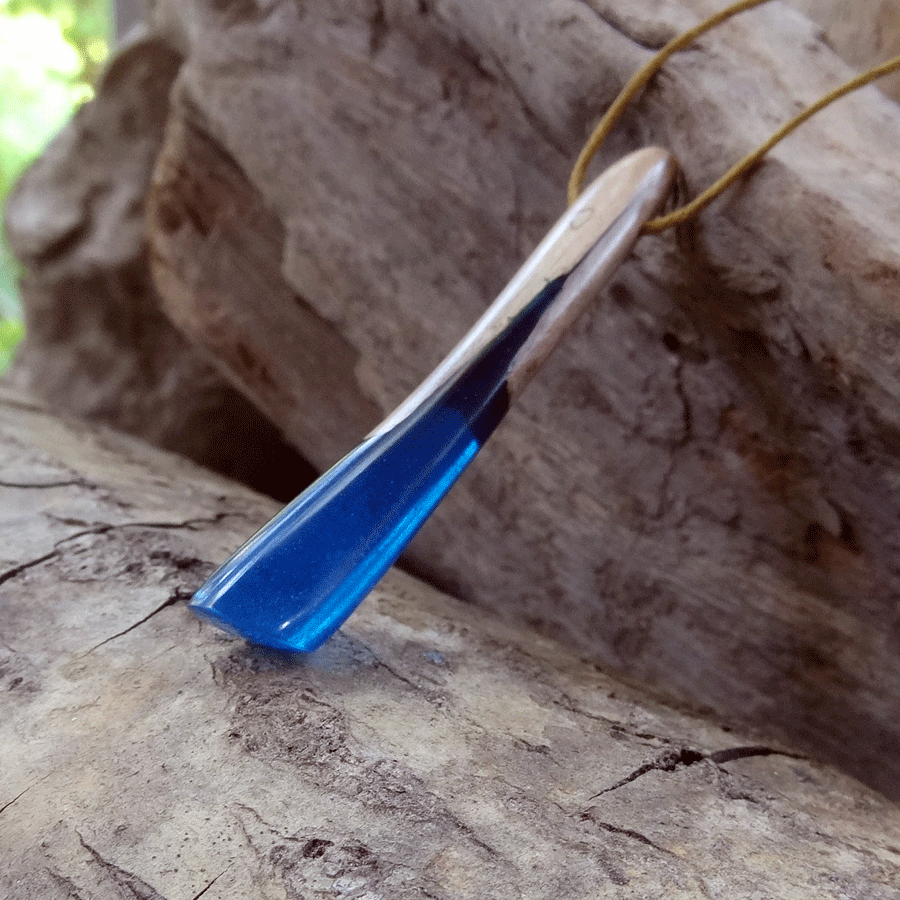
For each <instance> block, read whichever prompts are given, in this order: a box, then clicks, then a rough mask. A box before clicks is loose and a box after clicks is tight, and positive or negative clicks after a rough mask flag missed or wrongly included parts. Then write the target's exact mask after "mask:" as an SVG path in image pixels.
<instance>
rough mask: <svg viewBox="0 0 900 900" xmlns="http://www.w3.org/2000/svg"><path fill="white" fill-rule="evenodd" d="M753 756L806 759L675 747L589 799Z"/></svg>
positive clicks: (768, 751)
mask: <svg viewBox="0 0 900 900" xmlns="http://www.w3.org/2000/svg"><path fill="white" fill-rule="evenodd" d="M752 756H786V757H788V758H789V759H804V758H805V757H803V756H802V755H800V754H796V753H791V752H790V751H787V750H776V749H774V748H773V747H764V746H761V745H748V746H740V747H732V748H729V749H726V750H717V751H715V752H714V753H701V752H700V751H699V750H693V749H691V748H689V747H678V748H674V747H673V748H670V749H667V750H663V752H662V753H660V754H659V756H657V758H656V759H654V760H652V761H650V762H646V763H643V764H642V765H640V766H638V767H637V768H636V769H635V770H634V771H633V772H630V773H629V774H628V775H626V776H625V777H624V778H622V779H620V780H619V781H617V782H616V783H615V784H612V785H610V786H609V787H606V788H603V790H602V791H598V792H597V793H596V794H594V795H593V796H591V797H589V798H588V799H589V800H596V799H597V797H602V796H603V795H604V794H609V793H612V791H617V790H618V789H619V788H621V787H624V786H625V785H626V784H631V782H632V781H637V779H638V778H640V777H641V776H643V775H646V774H647V773H648V772H674V771H675V770H676V769H677V768H679V767H684V768H688V767H690V766H693V765H696V764H697V763H699V762H703V761H705V760H706V761H709V762H711V763H714V764H715V765H717V766H718V765H722V764H723V763H726V762H731V761H732V760H735V759H747V758H749V757H752Z"/></svg>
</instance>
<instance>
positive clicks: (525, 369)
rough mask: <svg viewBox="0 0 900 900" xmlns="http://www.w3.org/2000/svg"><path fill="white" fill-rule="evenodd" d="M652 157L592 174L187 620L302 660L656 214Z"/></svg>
mask: <svg viewBox="0 0 900 900" xmlns="http://www.w3.org/2000/svg"><path fill="white" fill-rule="evenodd" d="M674 173H675V168H674V162H673V161H672V158H671V157H670V156H669V154H668V153H666V152H665V151H663V150H658V149H655V148H651V149H648V150H642V151H639V152H638V153H634V154H632V155H631V156H628V157H626V158H625V159H623V160H622V161H621V162H619V163H618V164H617V165H615V166H613V167H612V168H611V169H608V170H607V171H606V172H605V173H603V174H602V175H601V176H600V177H599V178H598V179H597V180H596V181H595V182H594V183H593V184H592V185H591V186H590V187H589V188H588V189H587V190H586V191H585V192H584V194H582V196H581V197H580V198H579V199H578V201H577V202H576V203H575V204H573V205H572V207H570V209H569V210H568V211H567V212H566V213H565V214H564V215H563V217H562V218H561V219H560V220H559V221H558V222H557V224H556V225H555V226H554V228H553V229H552V230H551V231H550V233H549V234H548V235H547V237H546V238H545V239H544V240H543V241H542V242H541V244H540V245H539V246H538V248H537V249H536V250H535V251H534V253H533V254H532V255H531V256H530V257H529V259H528V261H527V262H526V263H525V265H524V266H523V267H522V269H520V271H519V272H518V274H517V275H516V277H515V278H514V279H513V280H512V281H511V282H510V284H509V285H508V286H507V288H506V289H505V290H504V291H503V292H502V293H501V294H500V296H499V297H498V298H497V300H496V301H495V302H494V303H493V304H492V305H491V306H490V307H489V308H488V310H487V312H486V313H485V314H484V315H483V316H482V317H481V319H479V321H478V322H477V323H476V325H475V326H474V327H473V328H472V330H471V331H470V332H469V333H468V334H467V335H466V337H465V338H464V339H463V340H462V341H461V342H460V343H459V344H458V345H457V347H456V348H455V349H454V350H453V351H452V352H451V353H450V355H449V356H448V357H447V358H446V359H445V360H444V362H443V363H441V365H440V366H439V367H438V368H437V369H436V370H435V371H434V372H433V373H432V374H431V375H430V376H429V377H428V379H426V381H425V382H424V383H423V384H422V385H421V386H420V387H419V388H418V389H417V390H416V391H414V392H413V394H412V395H411V396H410V397H409V398H407V400H406V401H405V402H404V403H403V404H401V406H400V407H399V408H398V409H397V410H396V411H395V412H394V413H393V414H392V415H391V416H389V417H388V418H387V419H386V420H385V421H384V422H382V424H381V425H380V426H378V428H376V429H375V431H373V432H372V433H371V434H370V435H369V436H368V437H367V438H366V439H365V440H364V441H363V442H362V443H361V444H360V445H359V446H358V447H357V448H356V449H355V450H353V451H352V452H350V453H349V454H348V455H347V456H345V457H344V458H343V459H342V460H341V461H340V462H338V463H337V464H336V465H335V466H333V467H332V468H331V469H329V470H328V471H327V472H326V473H325V474H324V475H322V476H321V478H319V479H318V480H317V481H316V482H315V483H314V484H312V485H311V486H310V487H309V488H307V489H306V490H305V491H304V492H303V493H302V494H301V495H300V496H299V497H297V499H296V500H294V501H293V502H291V503H290V504H288V506H286V507H285V508H284V509H283V510H282V511H281V512H280V513H279V514H278V515H277V516H275V518H274V519H272V521H271V522H269V523H268V524H267V525H266V526H265V527H263V528H262V529H261V530H260V531H258V532H257V533H256V534H255V535H254V536H253V537H252V538H251V539H250V540H249V541H248V542H247V543H246V544H244V546H243V547H241V548H240V549H239V550H238V551H237V552H236V553H235V554H234V555H233V556H232V557H231V558H230V559H229V560H228V561H227V562H226V563H225V564H224V565H223V566H222V567H221V568H220V569H219V570H218V571H216V572H215V573H214V574H213V576H212V577H211V578H210V579H209V580H208V581H207V582H206V584H204V585H203V586H202V587H201V588H200V590H199V591H197V593H196V594H195V595H194V597H193V599H192V600H191V602H190V608H191V609H192V610H193V612H194V613H196V614H197V615H198V616H200V617H201V618H203V619H206V620H208V621H210V622H212V623H213V624H215V625H217V626H219V627H220V628H223V629H225V630H226V631H229V632H231V633H233V634H237V635H240V636H242V637H244V638H246V639H247V640H250V641H252V642H254V643H257V644H263V645H265V646H268V647H274V648H277V649H281V650H303V651H308V650H314V649H315V648H316V647H318V646H319V645H320V644H322V643H323V642H324V641H325V640H327V639H328V638H329V637H330V636H331V635H332V634H333V633H334V632H335V631H336V630H337V628H338V627H340V625H341V624H342V623H343V622H344V621H345V620H346V618H347V617H348V616H349V615H350V614H351V613H352V612H353V610H354V609H356V607H357V606H358V605H359V603H360V602H361V601H362V600H363V598H364V597H365V596H366V594H368V593H369V591H370V590H371V589H372V588H373V587H374V585H375V583H376V582H377V581H378V580H379V579H380V578H381V576H382V575H383V574H384V573H385V572H386V571H387V569H388V568H389V567H390V566H391V565H392V564H393V562H394V561H395V560H396V558H397V557H398V556H399V554H400V552H401V551H402V550H403V548H404V547H405V546H406V544H407V543H408V542H409V540H410V539H411V538H412V536H413V535H414V534H415V533H416V531H417V530H418V529H419V527H420V526H421V525H422V523H423V522H424V521H425V519H427V518H428V516H429V515H430V514H431V513H432V512H433V510H434V509H435V507H436V506H437V505H438V503H439V502H440V501H441V499H442V498H443V496H444V495H445V494H446V493H447V491H448V490H449V489H450V488H451V487H452V485H453V484H454V482H455V481H456V480H457V478H459V476H460V474H461V473H462V472H463V470H464V469H465V468H466V466H467V465H468V464H469V463H470V462H471V460H472V459H473V458H474V456H475V454H476V453H478V451H479V450H480V449H481V447H482V446H483V445H484V443H485V441H486V440H487V439H488V437H490V435H491V434H492V433H493V431H494V429H495V428H496V427H497V425H498V424H499V423H500V421H501V420H502V419H503V416H504V415H505V414H506V411H507V410H508V409H509V406H510V403H511V402H512V401H513V400H514V399H515V397H517V396H518V395H519V394H520V393H521V391H522V389H523V388H524V387H525V384H527V382H528V381H529V380H530V378H531V376H532V375H533V374H534V373H535V372H536V371H537V370H538V369H539V368H540V366H541V365H542V364H543V362H544V360H545V359H546V358H547V356H548V355H549V354H550V352H551V351H552V349H553V348H554V347H555V346H556V344H557V342H558V341H559V339H560V338H561V337H562V335H563V333H564V332H565V330H566V328H567V327H568V325H569V324H570V323H571V322H572V321H573V320H574V319H575V318H576V317H577V316H578V314H579V313H580V312H581V310H582V309H583V308H584V306H585V305H586V304H587V303H588V302H590V300H591V299H593V298H594V297H595V296H596V294H597V292H598V290H599V288H600V287H601V286H602V285H603V283H604V282H605V281H606V280H608V278H609V277H610V276H611V274H612V273H613V272H614V271H615V269H616V268H617V266H618V265H619V264H620V263H621V262H622V260H623V259H624V258H625V257H626V256H627V255H628V253H629V252H630V251H631V248H632V246H633V244H634V242H635V241H636V240H637V238H638V235H639V234H640V230H641V227H642V225H643V223H644V222H645V221H646V220H647V219H648V218H650V217H651V216H652V215H653V214H654V213H655V212H656V211H657V209H658V208H659V206H660V205H661V204H662V202H663V200H664V199H665V197H666V195H667V194H668V193H669V190H670V189H671V185H672V183H673V179H674Z"/></svg>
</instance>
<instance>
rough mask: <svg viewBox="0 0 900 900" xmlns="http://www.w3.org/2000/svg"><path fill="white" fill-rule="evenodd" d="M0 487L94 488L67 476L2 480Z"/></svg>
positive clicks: (34, 488)
mask: <svg viewBox="0 0 900 900" xmlns="http://www.w3.org/2000/svg"><path fill="white" fill-rule="evenodd" d="M0 487H3V488H15V489H17V490H18V489H21V490H43V489H45V488H61V487H80V488H85V489H86V490H95V489H96V488H95V487H94V485H92V484H88V483H87V482H86V481H84V480H82V479H81V478H69V479H65V480H60V481H2V480H0Z"/></svg>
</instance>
